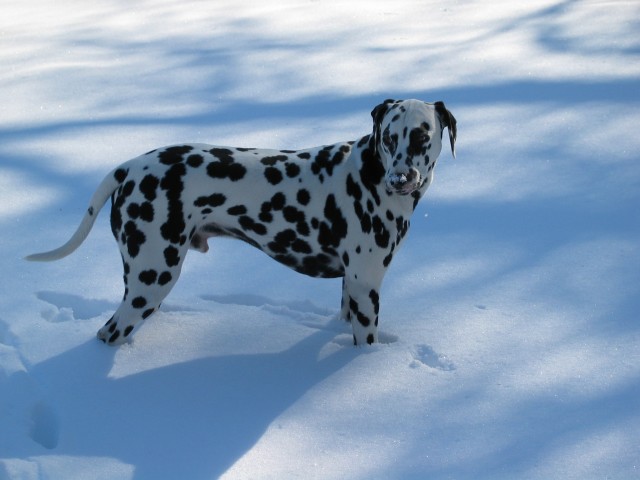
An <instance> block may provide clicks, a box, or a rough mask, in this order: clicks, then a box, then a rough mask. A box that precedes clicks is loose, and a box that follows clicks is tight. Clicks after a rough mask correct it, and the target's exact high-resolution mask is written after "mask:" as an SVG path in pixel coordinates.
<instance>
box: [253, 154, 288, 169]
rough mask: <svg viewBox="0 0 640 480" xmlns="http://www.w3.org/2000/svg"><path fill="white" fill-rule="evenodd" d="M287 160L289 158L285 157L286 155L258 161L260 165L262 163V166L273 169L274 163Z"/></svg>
mask: <svg viewBox="0 0 640 480" xmlns="http://www.w3.org/2000/svg"><path fill="white" fill-rule="evenodd" d="M288 158H289V157H287V156H286V155H274V156H271V157H264V158H263V159H262V160H260V163H262V164H263V165H267V166H270V167H273V166H274V165H275V164H276V163H278V162H284V161H285V160H287V159H288Z"/></svg>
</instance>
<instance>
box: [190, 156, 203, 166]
mask: <svg viewBox="0 0 640 480" xmlns="http://www.w3.org/2000/svg"><path fill="white" fill-rule="evenodd" d="M203 163H204V158H203V157H202V155H197V154H194V155H189V157H188V158H187V165H189V166H190V167H192V168H198V167H199V166H200V165H202V164H203Z"/></svg>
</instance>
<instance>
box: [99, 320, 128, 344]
mask: <svg viewBox="0 0 640 480" xmlns="http://www.w3.org/2000/svg"><path fill="white" fill-rule="evenodd" d="M132 330H133V326H131V325H129V326H127V327H125V328H124V329H121V328H120V325H119V324H118V321H117V320H115V319H114V317H111V319H110V320H109V321H108V322H107V323H105V324H104V327H102V328H101V329H100V330H98V335H97V336H98V340H102V341H103V342H104V343H106V344H107V345H113V346H115V345H121V344H123V343H124V342H126V341H127V337H128V336H129V334H130V333H131V331H132Z"/></svg>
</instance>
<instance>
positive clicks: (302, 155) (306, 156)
mask: <svg viewBox="0 0 640 480" xmlns="http://www.w3.org/2000/svg"><path fill="white" fill-rule="evenodd" d="M298 158H301V159H302V160H309V159H310V158H311V154H310V153H309V152H302V153H299V154H298Z"/></svg>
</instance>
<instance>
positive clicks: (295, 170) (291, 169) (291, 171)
mask: <svg viewBox="0 0 640 480" xmlns="http://www.w3.org/2000/svg"><path fill="white" fill-rule="evenodd" d="M285 171H286V172H287V177H289V178H294V177H297V176H298V175H299V174H300V167H299V166H298V165H296V164H295V163H287V164H286V165H285Z"/></svg>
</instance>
